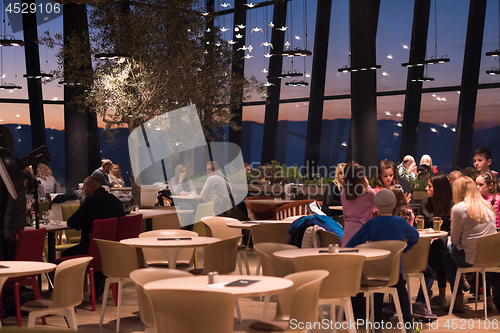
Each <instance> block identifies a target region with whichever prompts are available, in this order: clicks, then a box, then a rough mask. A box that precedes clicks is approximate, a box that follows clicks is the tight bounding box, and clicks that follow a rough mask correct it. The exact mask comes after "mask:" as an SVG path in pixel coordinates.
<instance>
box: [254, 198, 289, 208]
mask: <svg viewBox="0 0 500 333" xmlns="http://www.w3.org/2000/svg"><path fill="white" fill-rule="evenodd" d="M245 201H247V202H248V203H251V204H259V205H273V206H280V205H284V204H287V203H290V202H295V201H297V200H292V199H283V198H274V199H273V198H269V199H254V200H245Z"/></svg>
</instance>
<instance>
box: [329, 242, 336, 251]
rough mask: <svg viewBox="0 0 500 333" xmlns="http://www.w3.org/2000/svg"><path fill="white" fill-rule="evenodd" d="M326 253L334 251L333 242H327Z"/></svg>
mask: <svg viewBox="0 0 500 333" xmlns="http://www.w3.org/2000/svg"><path fill="white" fill-rule="evenodd" d="M328 253H335V249H334V247H333V244H328Z"/></svg>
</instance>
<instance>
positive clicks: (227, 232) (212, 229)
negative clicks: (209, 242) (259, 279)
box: [201, 216, 250, 275]
mask: <svg viewBox="0 0 500 333" xmlns="http://www.w3.org/2000/svg"><path fill="white" fill-rule="evenodd" d="M201 221H202V222H203V223H204V224H205V225H206V228H207V236H209V237H215V238H220V239H222V240H224V239H228V238H232V237H237V236H241V230H239V229H235V228H229V227H228V226H227V223H229V222H238V220H237V219H233V218H230V217H222V216H206V217H202V218H201ZM237 253H238V254H239V256H238V268H239V271H240V275H241V274H243V270H242V269H241V260H243V261H244V262H245V268H246V271H247V275H250V267H249V266H248V256H247V247H246V245H245V244H238V252H237Z"/></svg>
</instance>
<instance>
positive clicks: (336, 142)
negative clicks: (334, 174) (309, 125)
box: [319, 99, 351, 167]
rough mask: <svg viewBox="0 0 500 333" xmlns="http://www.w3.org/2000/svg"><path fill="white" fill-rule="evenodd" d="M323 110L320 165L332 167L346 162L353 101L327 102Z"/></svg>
mask: <svg viewBox="0 0 500 333" xmlns="http://www.w3.org/2000/svg"><path fill="white" fill-rule="evenodd" d="M323 110H324V111H323V124H322V126H321V147H320V156H319V164H320V165H324V166H327V167H331V166H335V165H337V164H339V163H342V162H346V155H347V143H348V142H349V128H350V126H351V119H350V118H351V100H350V99H339V100H330V101H325V103H324V108H323Z"/></svg>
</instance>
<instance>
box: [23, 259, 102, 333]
mask: <svg viewBox="0 0 500 333" xmlns="http://www.w3.org/2000/svg"><path fill="white" fill-rule="evenodd" d="M91 260H92V257H84V258H75V259H70V260H66V261H64V262H62V263H60V264H59V265H58V266H57V267H56V272H55V276H54V289H53V291H52V299H50V300H49V299H40V300H33V301H29V302H26V303H24V305H23V306H22V307H21V310H23V311H29V313H30V314H29V317H28V327H29V328H34V327H35V320H36V318H38V317H40V316H45V315H48V314H56V315H60V316H64V317H66V320H67V321H68V325H69V327H70V328H71V329H72V330H74V331H76V330H77V329H78V326H77V324H76V315H75V306H77V305H79V304H80V303H81V302H82V300H83V280H84V279H85V269H86V268H87V265H88V263H89V262H90V261H91Z"/></svg>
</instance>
